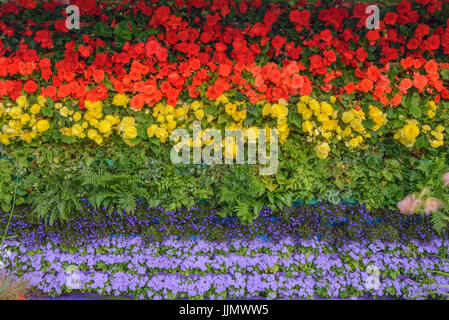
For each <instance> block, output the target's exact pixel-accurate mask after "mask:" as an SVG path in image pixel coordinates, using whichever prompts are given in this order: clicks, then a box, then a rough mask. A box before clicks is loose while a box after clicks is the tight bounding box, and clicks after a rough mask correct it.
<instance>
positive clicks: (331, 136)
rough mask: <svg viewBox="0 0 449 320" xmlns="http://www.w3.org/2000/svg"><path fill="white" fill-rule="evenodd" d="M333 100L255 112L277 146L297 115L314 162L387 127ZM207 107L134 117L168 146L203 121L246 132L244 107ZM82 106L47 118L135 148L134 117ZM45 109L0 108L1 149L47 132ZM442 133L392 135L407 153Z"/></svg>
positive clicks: (23, 104)
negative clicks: (274, 133)
mask: <svg viewBox="0 0 449 320" xmlns="http://www.w3.org/2000/svg"><path fill="white" fill-rule="evenodd" d="M336 100H337V99H336V98H335V97H333V96H331V97H330V99H329V101H318V100H316V99H314V98H312V97H310V96H302V97H300V99H299V102H298V103H297V104H296V108H294V109H293V108H291V105H290V106H289V104H288V103H287V101H285V100H284V99H280V100H279V101H278V102H277V103H266V102H264V101H260V102H259V103H257V105H256V107H257V108H259V110H260V112H261V115H262V117H263V118H264V119H266V120H268V121H269V122H271V123H272V122H273V121H274V123H275V124H276V129H277V130H278V137H279V141H280V143H284V142H285V141H287V138H288V136H289V134H290V132H291V130H292V127H291V125H290V124H289V122H288V117H289V114H290V113H291V112H297V113H298V114H299V115H300V117H301V120H302V121H301V123H300V127H301V129H302V133H303V134H304V135H305V136H306V141H307V142H308V143H312V144H314V148H315V151H316V154H317V156H318V157H319V158H321V159H325V158H326V157H327V156H328V155H329V152H330V150H331V148H330V146H331V145H332V144H338V143H339V142H340V141H341V142H342V143H343V144H344V145H345V146H347V147H348V148H350V149H357V148H366V147H367V146H366V143H365V140H366V139H367V138H370V137H371V134H370V133H369V132H368V130H371V131H374V132H376V131H378V130H379V129H380V128H382V127H383V126H384V125H385V124H386V123H387V122H388V119H387V115H386V114H385V113H384V112H382V111H381V110H380V109H379V108H378V107H376V106H373V105H370V106H369V108H368V109H369V110H368V113H367V114H365V112H364V111H363V110H362V109H360V108H353V109H350V110H343V109H342V108H341V107H337V106H336ZM32 101H35V102H32ZM129 101H130V98H129V97H128V96H127V95H126V94H121V93H119V94H116V95H115V96H114V97H113V98H112V105H114V106H116V107H120V108H124V109H126V108H127V107H128V104H129ZM210 104H212V106H213V109H214V110H215V111H216V110H220V112H218V113H217V112H214V113H213V114H206V111H205V109H206V107H210V106H209V105H208V106H206V105H205V104H204V103H203V102H201V101H193V102H191V103H180V104H179V105H177V106H176V107H174V106H170V105H168V104H165V103H162V102H161V103H158V104H156V105H155V106H154V107H153V108H152V109H146V110H144V111H140V112H139V114H142V113H144V114H146V115H150V114H151V116H149V117H147V119H148V126H147V127H146V128H145V129H146V130H145V131H146V134H147V136H148V137H149V138H157V139H158V140H159V141H160V142H162V143H165V142H167V140H169V137H170V134H171V132H172V131H173V130H174V129H176V128H189V127H191V125H192V122H193V121H195V120H202V121H206V122H207V123H208V124H209V125H210V126H211V127H216V126H217V125H218V122H219V121H218V120H219V119H218V118H219V116H226V117H228V118H227V120H226V121H227V123H228V125H227V126H226V128H227V129H233V130H235V129H241V130H246V129H248V127H246V126H245V125H244V121H245V119H246V118H247V116H248V115H247V107H248V106H247V104H246V102H244V101H234V100H231V99H230V98H229V97H228V96H226V95H222V96H221V97H219V98H218V99H217V100H215V101H214V102H210ZM84 106H85V110H79V108H78V107H77V106H76V105H72V106H67V105H64V104H62V103H55V104H54V105H53V108H52V110H51V112H53V113H57V114H59V116H60V117H61V118H63V119H66V120H63V122H61V121H60V120H58V121H56V123H55V124H56V125H57V126H56V127H59V128H60V129H59V132H61V133H62V134H64V135H66V136H70V137H74V138H77V139H88V140H92V141H94V142H95V143H97V144H103V143H104V142H105V140H107V139H108V138H109V137H110V136H111V135H112V134H116V135H119V136H120V137H121V138H122V139H123V141H124V142H125V143H127V144H128V145H130V146H132V145H134V144H133V141H132V140H133V139H135V138H136V137H137V136H138V124H137V123H136V119H135V117H134V116H132V115H130V114H127V115H126V116H122V115H121V114H123V112H122V111H120V108H119V109H118V112H115V113H113V114H111V111H110V110H111V109H110V110H109V112H107V113H108V114H105V112H104V110H103V108H104V103H103V102H102V101H85V103H84ZM48 108H49V106H48V105H47V100H46V99H45V98H44V97H42V96H38V97H37V98H36V99H34V100H33V98H31V99H29V98H27V97H26V96H20V97H19V98H18V99H17V100H16V101H15V103H13V102H5V103H0V126H1V127H0V129H1V130H0V143H2V144H5V145H7V144H10V143H11V140H12V139H16V138H18V139H20V140H23V141H25V142H27V143H31V141H32V140H33V139H36V138H37V137H39V136H41V135H42V133H44V132H45V131H47V130H49V129H50V127H51V124H50V120H51V119H50V117H46V116H44V114H47V113H45V112H44V110H47V109H48ZM428 108H429V110H428V115H429V112H430V111H433V112H434V113H435V110H436V105H435V103H434V102H433V101H432V102H429V103H428ZM209 110H210V109H209ZM47 112H48V111H47ZM134 112H135V110H134ZM136 113H137V112H136ZM47 115H48V114H47ZM433 116H434V114H433ZM429 117H430V115H429ZM61 118H60V119H61ZM368 118H369V119H371V120H372V122H371V123H373V122H374V125H371V126H370V127H369V128H367V127H365V125H364V123H366V122H365V121H366V120H367V119H368ZM251 129H252V130H256V131H254V132H257V130H258V129H260V128H257V126H252V127H251ZM262 129H265V130H266V133H267V135H268V133H269V130H268V129H269V126H268V124H265V125H264V128H262ZM444 130H445V127H444V126H442V125H438V126H437V127H436V128H435V129H434V130H432V128H431V127H430V125H427V124H425V125H422V126H421V129H420V128H419V123H418V122H417V121H416V120H413V119H412V120H407V121H406V124H405V125H404V127H402V128H401V129H399V130H398V131H397V132H395V135H394V137H395V139H397V140H399V141H400V142H401V143H402V144H404V145H405V146H407V147H412V146H413V145H414V143H415V142H416V139H417V137H418V136H419V134H420V133H421V132H422V133H423V134H426V136H427V138H428V140H429V143H430V144H431V146H432V147H433V148H438V147H440V146H442V145H443V143H444V136H443V132H444ZM381 135H382V132H379V136H381ZM191 143H193V142H192V141H191ZM203 144H207V143H203Z"/></svg>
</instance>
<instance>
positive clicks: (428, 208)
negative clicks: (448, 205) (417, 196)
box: [424, 198, 442, 215]
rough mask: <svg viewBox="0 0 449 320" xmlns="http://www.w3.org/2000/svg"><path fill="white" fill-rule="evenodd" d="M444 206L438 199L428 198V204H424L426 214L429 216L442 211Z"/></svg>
mask: <svg viewBox="0 0 449 320" xmlns="http://www.w3.org/2000/svg"><path fill="white" fill-rule="evenodd" d="M441 206H442V203H441V201H440V200H439V199H437V198H427V199H426V202H425V203H424V213H425V214H427V215H429V214H431V213H432V212H434V211H436V210H438V209H440V208H441Z"/></svg>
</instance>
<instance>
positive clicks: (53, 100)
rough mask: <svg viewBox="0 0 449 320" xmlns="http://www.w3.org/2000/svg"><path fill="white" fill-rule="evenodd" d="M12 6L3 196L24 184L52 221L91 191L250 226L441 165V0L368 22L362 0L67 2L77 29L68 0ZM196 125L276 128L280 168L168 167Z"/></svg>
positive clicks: (0, 111)
mask: <svg viewBox="0 0 449 320" xmlns="http://www.w3.org/2000/svg"><path fill="white" fill-rule="evenodd" d="M19 2H20V3H21V4H22V7H16V6H14V5H12V4H4V5H2V6H1V9H0V32H1V34H2V37H1V39H0V55H1V56H0V96H1V103H0V142H1V149H0V153H1V156H2V159H0V161H1V164H2V168H4V170H2V173H1V175H0V190H1V191H2V192H1V195H0V197H1V199H0V200H1V203H2V205H3V207H4V208H6V207H7V206H8V205H9V203H10V201H11V199H12V194H13V192H14V186H13V184H12V183H11V182H12V181H14V180H17V179H20V180H19V182H18V183H19V187H18V193H17V194H18V198H17V200H18V203H19V204H32V206H33V207H34V213H35V215H37V216H38V217H44V218H50V221H51V222H53V221H55V220H57V219H68V218H69V216H70V215H71V214H73V212H74V210H75V209H79V208H80V203H79V199H80V198H81V197H86V198H89V200H90V201H91V202H92V203H93V204H94V205H95V206H97V207H99V206H100V205H106V206H113V207H118V208H119V209H120V210H121V209H124V210H128V211H129V210H132V209H134V208H135V200H136V199H137V198H139V197H143V198H145V199H146V200H147V202H148V204H149V205H150V206H153V207H155V206H157V205H163V206H164V208H167V209H177V208H180V207H192V206H194V205H195V204H197V203H198V202H199V201H202V202H203V203H207V204H209V205H210V206H213V207H216V208H219V209H220V211H221V212H222V214H223V215H230V214H233V213H236V214H237V216H238V217H239V218H240V219H241V220H242V221H245V222H251V221H253V220H254V219H255V218H256V217H257V216H258V214H259V211H260V209H261V208H262V206H263V205H268V206H270V207H272V208H276V207H277V208H284V207H288V206H291V205H292V203H293V202H295V201H300V200H302V201H309V202H310V201H328V202H333V203H338V202H339V201H340V200H341V199H351V200H353V201H357V202H360V203H364V204H366V205H367V206H368V207H369V208H381V207H384V206H387V207H390V208H392V207H393V206H394V205H395V203H396V202H397V201H398V200H400V199H402V198H403V197H404V196H405V195H406V194H407V193H408V192H411V191H415V190H414V188H415V185H416V184H417V183H424V182H428V181H430V180H432V177H433V176H434V175H435V176H436V175H437V174H440V175H441V173H442V172H445V171H444V170H445V169H446V168H444V164H445V163H446V161H447V148H446V146H447V142H446V139H445V138H446V135H447V133H448V132H449V131H448V128H447V125H448V121H449V120H448V119H449V118H448V115H447V111H448V109H449V89H448V81H449V58H448V54H449V20H448V18H447V14H446V13H447V12H448V11H449V3H448V1H438V0H432V1H430V0H420V1H413V2H408V1H402V2H401V3H399V4H398V5H393V6H388V7H387V6H383V5H380V6H379V7H380V15H381V20H380V28H379V29H374V30H369V29H367V28H366V25H365V21H366V18H367V16H368V15H367V14H366V13H365V8H366V4H354V5H352V6H349V7H336V6H334V5H333V4H331V3H328V2H326V1H322V2H317V3H313V4H306V3H305V2H304V1H290V2H285V1H261V0H254V1H253V0H251V1H246V0H245V1H228V0H222V1H203V0H193V1H182V0H179V1H151V2H145V1H126V0H125V1H119V2H115V3H104V2H95V1H78V2H77V1H73V2H72V4H75V5H79V8H80V10H81V22H82V23H81V27H80V28H79V29H68V28H67V27H66V18H67V16H68V14H67V13H65V11H64V8H65V7H64V6H59V5H57V4H55V3H53V2H51V1H50V2H47V3H40V2H39V3H38V2H37V1H33V0H28V1H19ZM193 121H200V122H201V126H202V128H203V129H207V128H217V129H220V130H224V129H242V130H247V129H248V130H251V131H250V132H252V133H253V134H256V133H257V132H258V131H259V130H267V129H268V128H276V129H278V133H279V141H280V143H281V148H280V153H279V169H278V171H277V173H276V174H273V175H271V176H260V175H258V174H257V170H255V169H257V168H255V167H257V166H250V167H242V168H237V166H221V167H220V168H215V167H211V168H209V167H204V166H195V165H190V166H175V165H173V164H171V163H170V158H169V153H170V149H171V147H172V145H173V142H172V141H170V134H171V133H172V131H173V130H174V129H177V128H188V129H189V128H191V126H192V123H193ZM209 142H210V141H200V143H201V144H203V145H207V144H208V143H209ZM222 143H223V144H224V145H226V144H228V142H227V141H222ZM194 144H195V141H194V139H192V140H191V141H190V145H194ZM230 148H231V150H234V151H233V152H230V153H227V154H226V157H229V158H233V157H235V148H236V147H235V146H232V143H231V146H230ZM432 170H435V172H433V171H432ZM437 171H438V172H437ZM440 171H442V172H440ZM446 171H447V170H446ZM198 186H201V188H199V187H198ZM168 192H169V193H170V194H169V195H167V193H168ZM49 198H51V199H55V200H54V203H53V202H51V201H48V203H42V202H43V201H42V199H49ZM56 203H58V204H57V205H56Z"/></svg>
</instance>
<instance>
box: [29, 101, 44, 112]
mask: <svg viewBox="0 0 449 320" xmlns="http://www.w3.org/2000/svg"><path fill="white" fill-rule="evenodd" d="M39 111H41V106H40V105H38V104H37V103H35V104H33V105H32V106H31V108H30V112H31V113H32V114H38V113H39Z"/></svg>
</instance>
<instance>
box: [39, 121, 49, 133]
mask: <svg viewBox="0 0 449 320" xmlns="http://www.w3.org/2000/svg"><path fill="white" fill-rule="evenodd" d="M49 128H50V123H49V122H48V120H39V121H38V122H37V123H36V129H37V131H38V132H45V131H47V130H48V129H49Z"/></svg>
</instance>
